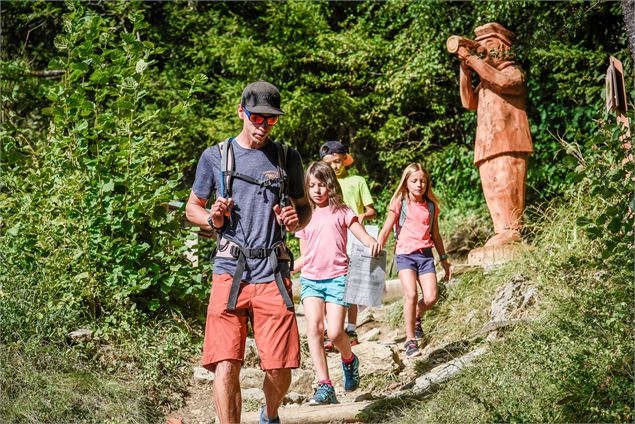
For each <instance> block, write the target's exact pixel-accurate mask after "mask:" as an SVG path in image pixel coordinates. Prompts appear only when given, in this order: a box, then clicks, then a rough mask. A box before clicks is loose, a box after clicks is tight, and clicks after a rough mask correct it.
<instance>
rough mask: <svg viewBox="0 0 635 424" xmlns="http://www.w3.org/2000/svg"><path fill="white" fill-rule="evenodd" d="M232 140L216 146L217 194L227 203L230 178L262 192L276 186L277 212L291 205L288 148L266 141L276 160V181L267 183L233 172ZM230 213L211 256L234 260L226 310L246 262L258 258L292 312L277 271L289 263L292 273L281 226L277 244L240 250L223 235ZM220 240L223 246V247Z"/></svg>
mask: <svg viewBox="0 0 635 424" xmlns="http://www.w3.org/2000/svg"><path fill="white" fill-rule="evenodd" d="M234 140H235V139H234V138H228V139H226V140H225V141H223V142H222V143H220V144H219V145H218V149H219V152H220V160H221V176H220V193H221V196H222V197H224V198H225V199H229V198H230V197H231V195H232V182H233V180H234V178H238V179H241V180H243V181H246V182H248V183H251V184H256V185H258V186H260V187H262V188H266V187H271V186H273V185H275V184H278V199H279V203H278V204H279V205H280V208H284V207H285V206H289V205H291V199H290V197H289V181H288V179H289V177H288V174H287V171H286V167H287V153H288V150H289V146H287V145H286V144H284V143H280V142H278V141H270V143H273V145H274V146H275V148H276V151H277V156H278V165H277V171H278V176H277V177H276V178H272V179H267V180H257V179H255V178H252V177H250V176H248V175H245V174H241V173H239V172H236V171H235V157H234V149H233V146H232V144H233V142H234ZM233 220H234V212H233V210H232V211H230V213H229V220H228V221H229V222H227V221H225V223H224V224H223V227H222V228H221V229H220V230H219V231H218V240H217V250H216V251H215V252H214V253H213V256H215V257H220V258H233V259H236V260H237V262H236V271H235V272H234V278H233V281H232V286H231V289H230V291H229V297H228V299H227V309H228V310H230V311H233V310H235V309H236V301H237V299H238V292H239V290H240V282H241V280H242V276H243V272H244V270H245V265H246V263H247V258H259V259H265V258H268V259H269V263H270V264H271V268H272V269H273V273H274V278H275V281H276V285H277V286H278V290H279V291H280V295H281V296H282V299H283V300H284V303H285V305H286V307H287V308H289V309H292V308H293V301H292V300H291V297H290V296H289V292H288V291H287V289H286V287H285V285H284V281H283V280H282V274H281V271H280V264H279V262H280V261H285V262H289V269H290V270H291V269H293V255H292V253H291V251H290V250H289V249H288V248H287V247H286V245H285V244H284V240H285V236H286V231H285V227H284V225H278V223H277V221H276V225H277V226H278V227H279V228H280V241H279V242H277V243H275V244H274V245H273V246H270V247H250V246H242V245H241V244H240V243H238V241H237V240H236V239H234V238H233V237H230V236H228V235H226V234H225V231H226V229H227V227H228V224H229V226H230V227H231V226H233ZM223 240H225V243H224V244H223Z"/></svg>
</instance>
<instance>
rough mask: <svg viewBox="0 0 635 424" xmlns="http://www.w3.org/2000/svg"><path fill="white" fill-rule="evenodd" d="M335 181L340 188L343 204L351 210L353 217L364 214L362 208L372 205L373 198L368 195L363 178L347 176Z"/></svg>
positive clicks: (368, 191)
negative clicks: (353, 213)
mask: <svg viewBox="0 0 635 424" xmlns="http://www.w3.org/2000/svg"><path fill="white" fill-rule="evenodd" d="M337 181H338V182H339V183H340V186H341V187H342V194H343V195H344V203H346V206H348V207H349V208H351V209H353V212H355V215H360V214H362V213H364V206H368V205H372V204H373V198H372V196H371V195H370V190H369V189H368V185H367V184H366V180H365V179H364V177H361V176H359V175H348V176H346V177H344V178H338V179H337Z"/></svg>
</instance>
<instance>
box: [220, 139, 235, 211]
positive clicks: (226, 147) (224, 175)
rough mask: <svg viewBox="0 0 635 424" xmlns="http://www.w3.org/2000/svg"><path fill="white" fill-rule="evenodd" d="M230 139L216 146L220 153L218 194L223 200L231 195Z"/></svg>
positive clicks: (231, 157) (232, 160)
mask: <svg viewBox="0 0 635 424" xmlns="http://www.w3.org/2000/svg"><path fill="white" fill-rule="evenodd" d="M232 141H234V139H233V138H232V137H229V138H226V139H225V140H224V141H223V142H222V143H220V144H219V145H218V150H219V152H220V167H221V170H220V193H221V196H223V197H224V198H225V199H228V198H230V197H231V195H232V179H233V175H232V172H231V171H233V170H234V165H235V164H234V162H235V160H234V148H233V146H232Z"/></svg>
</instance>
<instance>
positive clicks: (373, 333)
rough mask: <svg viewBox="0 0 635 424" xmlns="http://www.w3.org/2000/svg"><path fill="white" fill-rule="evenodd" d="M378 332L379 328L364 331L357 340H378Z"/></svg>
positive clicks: (379, 331)
mask: <svg viewBox="0 0 635 424" xmlns="http://www.w3.org/2000/svg"><path fill="white" fill-rule="evenodd" d="M380 334H381V329H379V328H372V329H370V330H368V331H367V332H365V333H364V334H362V335H361V336H360V337H359V340H360V341H362V342H376V341H377V340H379V335H380Z"/></svg>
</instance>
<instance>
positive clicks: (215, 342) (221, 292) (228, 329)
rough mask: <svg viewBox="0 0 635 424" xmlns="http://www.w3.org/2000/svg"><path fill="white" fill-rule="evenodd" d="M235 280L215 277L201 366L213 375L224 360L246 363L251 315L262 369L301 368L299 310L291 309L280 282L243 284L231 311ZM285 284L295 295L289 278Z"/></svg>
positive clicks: (225, 275) (218, 275)
mask: <svg viewBox="0 0 635 424" xmlns="http://www.w3.org/2000/svg"><path fill="white" fill-rule="evenodd" d="M232 279H233V277H232V276H231V275H229V274H214V275H213V276H212V292H211V294H210V297H209V305H208V307H207V320H206V323H205V340H204V342H203V358H202V360H201V365H202V366H203V367H205V368H206V369H208V370H210V371H212V372H213V371H215V370H216V364H217V363H218V362H220V361H224V360H238V361H242V360H243V358H244V356H245V340H246V339H247V321H248V320H249V318H250V316H251V320H252V326H253V331H254V338H255V339H256V346H257V347H258V355H259V356H260V368H261V369H263V370H271V369H279V368H298V367H299V366H300V335H299V333H298V323H297V321H296V318H295V311H294V310H290V309H287V307H286V305H285V304H284V300H283V299H282V296H281V295H280V291H279V290H278V286H277V285H276V282H275V281H272V282H270V283H260V284H249V283H246V282H244V281H243V282H241V284H240V291H239V292H238V300H237V302H236V309H235V310H233V311H228V310H227V298H228V296H229V289H230V288H231V285H232ZM284 283H285V285H286V286H287V290H288V291H289V295H290V296H291V281H290V280H289V279H287V278H285V279H284ZM291 298H292V299H293V296H291Z"/></svg>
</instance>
